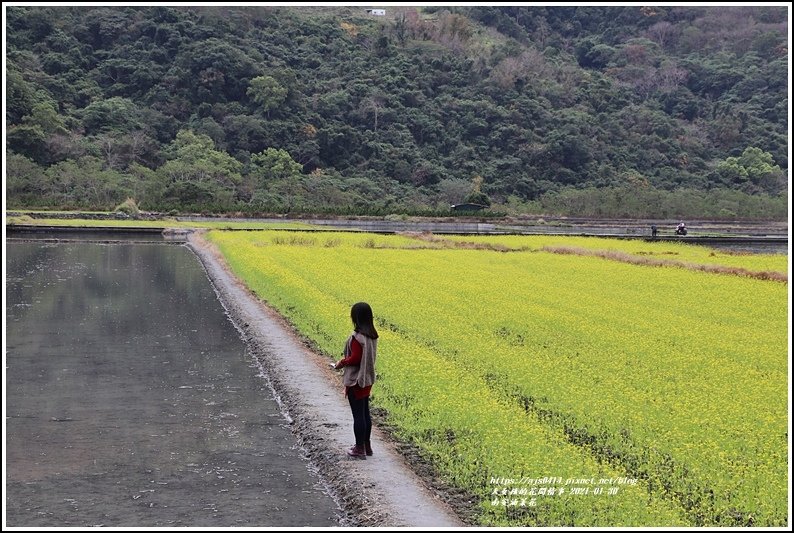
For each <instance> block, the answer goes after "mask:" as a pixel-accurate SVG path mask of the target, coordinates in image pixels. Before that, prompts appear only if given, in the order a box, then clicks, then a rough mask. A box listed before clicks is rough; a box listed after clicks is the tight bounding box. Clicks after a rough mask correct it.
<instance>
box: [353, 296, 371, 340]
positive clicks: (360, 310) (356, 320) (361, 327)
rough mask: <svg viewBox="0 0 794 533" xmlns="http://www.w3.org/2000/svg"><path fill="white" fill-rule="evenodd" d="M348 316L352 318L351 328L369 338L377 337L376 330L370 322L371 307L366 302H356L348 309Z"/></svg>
mask: <svg viewBox="0 0 794 533" xmlns="http://www.w3.org/2000/svg"><path fill="white" fill-rule="evenodd" d="M350 318H351V319H353V326H355V327H354V328H353V329H355V330H356V331H357V332H358V333H361V334H362V335H366V336H367V337H369V338H371V339H377V338H378V330H376V329H375V324H373V323H372V308H371V307H370V306H369V304H368V303H366V302H358V303H357V304H355V305H353V307H352V308H351V309H350Z"/></svg>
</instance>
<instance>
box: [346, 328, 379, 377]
mask: <svg viewBox="0 0 794 533" xmlns="http://www.w3.org/2000/svg"><path fill="white" fill-rule="evenodd" d="M353 338H355V339H356V340H357V341H358V343H359V344H360V345H361V364H359V366H346V367H345V373H344V374H343V375H342V382H343V383H344V384H345V386H346V387H352V386H353V385H358V386H359V387H361V388H364V387H369V386H370V385H372V384H373V383H375V356H376V354H377V351H378V339H371V338H369V337H367V336H366V335H362V334H361V333H356V332H355V331H354V332H353V333H352V334H351V335H350V337H348V338H347V342H345V351H344V356H345V357H348V356H349V355H350V343H351V342H352V341H353Z"/></svg>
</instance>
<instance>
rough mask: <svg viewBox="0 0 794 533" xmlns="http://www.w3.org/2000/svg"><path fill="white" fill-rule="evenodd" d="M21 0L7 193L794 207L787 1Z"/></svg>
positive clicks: (62, 200)
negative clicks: (148, 2) (412, 4)
mask: <svg viewBox="0 0 794 533" xmlns="http://www.w3.org/2000/svg"><path fill="white" fill-rule="evenodd" d="M6 9H7V11H6V15H7V27H6V33H5V38H6V43H7V69H6V88H5V89H6V95H7V112H6V140H7V143H6V156H7V182H6V201H7V206H8V207H25V206H28V207H59V208H60V207H80V208H97V209H112V208H114V207H115V206H117V205H118V204H119V203H121V202H123V201H124V200H125V199H127V198H133V199H134V200H135V201H136V202H137V204H138V205H139V206H140V207H141V208H142V209H146V210H158V211H170V210H177V211H205V212H210V211H216V212H217V211H244V212H262V213H264V212H295V211H314V212H326V213H328V212H338V213H361V214H366V213H371V214H376V213H377V214H386V213H401V212H414V213H415V212H421V211H425V212H436V213H442V212H444V211H448V210H449V205H450V204H457V203H462V202H473V203H478V204H489V203H490V204H491V205H492V208H493V209H494V210H499V211H506V212H537V213H543V212H556V213H561V214H577V215H599V214H601V215H610V216H668V215H678V214H690V215H700V216H712V217H767V218H785V217H786V212H787V207H786V206H787V198H786V192H787V186H788V168H789V162H788V159H787V149H788V148H787V147H788V128H789V125H788V101H787V93H788V79H789V74H790V73H789V70H788V67H789V65H788V53H789V50H788V45H789V43H788V41H787V39H788V26H787V17H788V8H787V7H775V6H761V7H726V6H719V7H706V6H703V7H673V6H667V7H638V6H636V7H635V6H633V7H620V6H612V7H573V6H570V7H566V6H559V7H483V6H478V7H444V8H430V7H424V8H398V7H387V8H386V16H372V15H368V14H367V12H366V9H365V8H363V7H360V8H359V7H338V8H330V7H308V6H307V7H300V6H295V7H289V8H286V7H282V8H276V7H253V6H252V7H121V6H119V7H115V6H113V7H110V6H109V7H32V6H31V7H7V8H6Z"/></svg>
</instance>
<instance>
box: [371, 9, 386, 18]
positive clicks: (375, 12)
mask: <svg viewBox="0 0 794 533" xmlns="http://www.w3.org/2000/svg"><path fill="white" fill-rule="evenodd" d="M367 15H375V16H377V17H383V16H385V15H386V10H385V9H367Z"/></svg>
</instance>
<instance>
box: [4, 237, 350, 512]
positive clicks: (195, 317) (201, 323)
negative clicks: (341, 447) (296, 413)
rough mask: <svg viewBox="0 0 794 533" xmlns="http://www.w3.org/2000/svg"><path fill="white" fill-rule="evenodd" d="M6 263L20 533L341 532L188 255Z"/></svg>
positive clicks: (22, 254) (96, 254)
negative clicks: (116, 531) (80, 531)
mask: <svg viewBox="0 0 794 533" xmlns="http://www.w3.org/2000/svg"><path fill="white" fill-rule="evenodd" d="M6 253H7V257H6V268H7V275H6V294H7V299H6V323H7V326H6V332H5V334H6V343H7V350H6V383H5V387H6V442H5V447H6V465H5V466H6V492H7V494H6V520H7V525H8V526H10V527H49V526H65V527H69V526H72V527H74V526H80V527H87V526H99V525H103V526H143V527H146V526H162V527H170V526H204V527H224V526H249V527H250V526H263V527H264V526H272V527H277V526H316V527H322V526H335V525H339V523H340V516H341V514H340V510H339V506H338V505H337V503H336V502H335V501H334V499H333V498H332V497H331V496H330V495H329V494H328V492H327V490H326V489H325V487H324V485H322V484H321V483H320V480H319V478H318V477H317V476H316V475H315V474H314V473H313V471H312V470H311V469H310V467H309V464H308V462H307V461H306V459H305V458H304V456H303V452H302V450H301V449H300V447H299V446H298V445H297V444H296V439H295V436H294V435H293V434H292V433H291V431H290V428H289V424H288V422H287V420H286V419H285V417H284V414H283V413H282V411H281V409H280V407H279V405H278V403H277V402H276V401H275V400H274V399H273V393H272V391H271V389H270V386H269V385H268V382H267V380H266V379H265V378H264V377H263V376H262V375H261V372H262V369H261V367H260V366H259V365H258V363H257V362H256V360H255V358H252V357H251V356H250V354H249V353H248V352H247V349H246V346H245V344H244V343H243V341H242V339H241V337H240V334H239V332H238V331H237V330H236V329H235V327H234V325H233V324H232V323H231V321H230V320H229V319H228V317H227V316H226V314H225V310H224V308H223V306H222V305H221V303H220V302H219V300H218V298H217V295H216V293H215V292H214V290H213V287H212V285H211V284H210V282H209V280H208V278H207V275H206V273H205V271H204V269H203V268H202V266H201V264H200V263H199V262H198V261H197V260H196V257H195V256H194V255H193V253H192V252H191V251H190V250H189V249H188V248H186V247H184V246H176V245H163V244H154V243H152V244H141V243H136V244H113V245H102V244H95V243H80V242H68V243H64V242H62V243H50V242H15V241H7V243H6Z"/></svg>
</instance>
